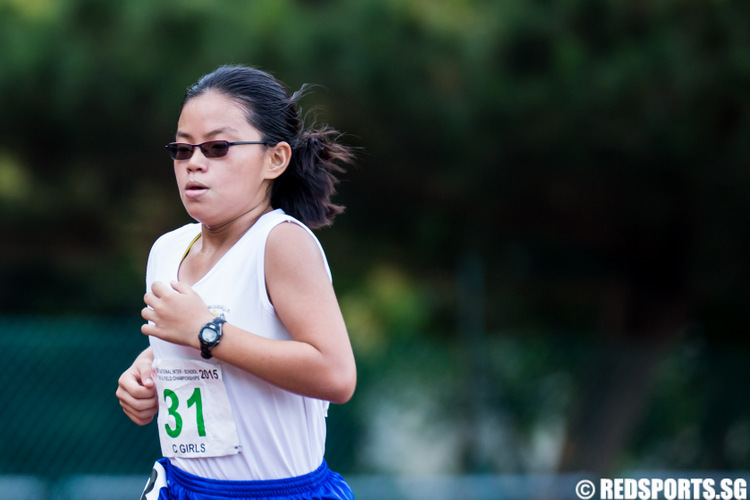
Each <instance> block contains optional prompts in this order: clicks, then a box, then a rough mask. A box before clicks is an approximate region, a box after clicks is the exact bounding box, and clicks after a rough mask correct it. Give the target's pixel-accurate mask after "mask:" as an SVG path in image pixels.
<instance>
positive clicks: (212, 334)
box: [201, 328, 219, 344]
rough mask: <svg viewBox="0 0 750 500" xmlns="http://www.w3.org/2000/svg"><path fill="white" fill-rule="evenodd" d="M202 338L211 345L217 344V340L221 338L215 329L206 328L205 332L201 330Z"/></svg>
mask: <svg viewBox="0 0 750 500" xmlns="http://www.w3.org/2000/svg"><path fill="white" fill-rule="evenodd" d="M201 338H202V339H203V341H204V342H207V343H209V344H210V343H212V342H216V340H217V339H218V338H219V333H218V332H217V331H216V330H214V329H213V328H204V329H203V330H201Z"/></svg>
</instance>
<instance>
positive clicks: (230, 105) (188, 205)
mask: <svg viewBox="0 0 750 500" xmlns="http://www.w3.org/2000/svg"><path fill="white" fill-rule="evenodd" d="M213 140H224V141H228V142H237V141H260V140H262V137H261V134H260V132H259V131H258V130H257V129H256V128H254V127H253V126H252V125H250V124H249V123H248V122H247V120H246V118H245V113H244V111H243V109H242V108H241V107H240V105H239V104H237V103H236V102H235V101H234V100H232V99H231V98H229V97H227V96H226V95H224V94H218V93H211V92H209V93H206V94H202V95H200V96H197V97H194V98H192V99H190V100H189V101H188V102H187V103H186V104H185V106H184V107H183V108H182V113H181V114H180V119H179V121H178V123H177V134H176V141H177V142H186V143H189V144H201V143H203V142H206V141H213ZM284 144H285V143H284ZM277 149H278V146H276V147H269V146H265V145H263V144H245V145H235V146H230V147H229V150H228V152H227V154H226V155H225V156H222V157H220V158H206V157H205V156H204V155H203V152H202V151H201V150H200V148H194V149H193V156H192V157H191V158H190V159H189V160H175V161H174V171H175V177H176V179H177V186H178V188H179V190H180V198H181V199H182V203H183V205H185V209H186V210H187V212H188V213H189V214H190V216H191V217H193V218H194V219H195V220H197V221H199V222H201V223H203V224H204V225H206V226H207V227H209V228H214V227H215V228H219V227H222V226H225V225H228V224H230V223H232V222H234V221H238V220H242V219H244V218H245V217H247V218H250V219H255V218H257V217H258V216H260V215H261V214H263V213H265V212H266V211H268V210H269V209H270V186H271V183H272V182H273V179H275V178H276V177H278V176H279V175H281V173H282V172H283V171H284V169H285V168H286V165H287V164H288V158H286V161H285V162H284V161H283V160H284V158H281V161H280V158H279V154H278V151H277ZM280 166H281V168H280V169H279V167H280Z"/></svg>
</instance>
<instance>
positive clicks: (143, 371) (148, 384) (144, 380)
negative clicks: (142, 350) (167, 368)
mask: <svg viewBox="0 0 750 500" xmlns="http://www.w3.org/2000/svg"><path fill="white" fill-rule="evenodd" d="M138 376H139V377H140V380H141V385H142V386H143V387H145V388H146V389H153V390H155V389H154V385H156V383H155V382H154V379H153V378H152V375H151V367H150V366H143V367H142V368H140V370H139V373H138ZM154 394H156V392H154Z"/></svg>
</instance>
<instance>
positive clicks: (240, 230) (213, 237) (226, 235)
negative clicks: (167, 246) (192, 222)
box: [201, 205, 273, 251]
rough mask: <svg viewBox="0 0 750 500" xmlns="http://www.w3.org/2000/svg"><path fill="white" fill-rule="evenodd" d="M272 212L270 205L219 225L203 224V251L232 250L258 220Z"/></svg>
mask: <svg viewBox="0 0 750 500" xmlns="http://www.w3.org/2000/svg"><path fill="white" fill-rule="evenodd" d="M272 210H273V207H271V206H270V205H264V206H259V207H256V208H255V209H253V210H251V211H249V212H246V213H244V214H242V215H240V216H239V217H237V218H236V219H232V220H230V221H227V222H224V223H222V224H219V225H215V226H208V225H206V224H201V239H202V240H203V241H202V245H201V246H202V249H203V250H204V251H216V250H221V249H227V248H230V247H231V246H232V245H234V244H235V243H237V241H239V239H240V238H242V235H244V234H245V233H246V232H247V231H248V229H250V228H251V227H253V225H255V223H256V222H257V221H258V219H260V218H261V217H262V216H263V215H265V214H267V213H268V212H271V211H272Z"/></svg>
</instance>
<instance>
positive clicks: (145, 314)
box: [141, 306, 157, 322]
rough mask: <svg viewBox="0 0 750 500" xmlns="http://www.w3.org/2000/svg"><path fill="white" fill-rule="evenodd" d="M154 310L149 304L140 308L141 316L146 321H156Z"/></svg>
mask: <svg viewBox="0 0 750 500" xmlns="http://www.w3.org/2000/svg"><path fill="white" fill-rule="evenodd" d="M156 316H157V315H156V311H154V309H153V308H152V307H151V306H146V307H144V308H143V309H141V318H143V319H145V320H146V321H152V322H156Z"/></svg>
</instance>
